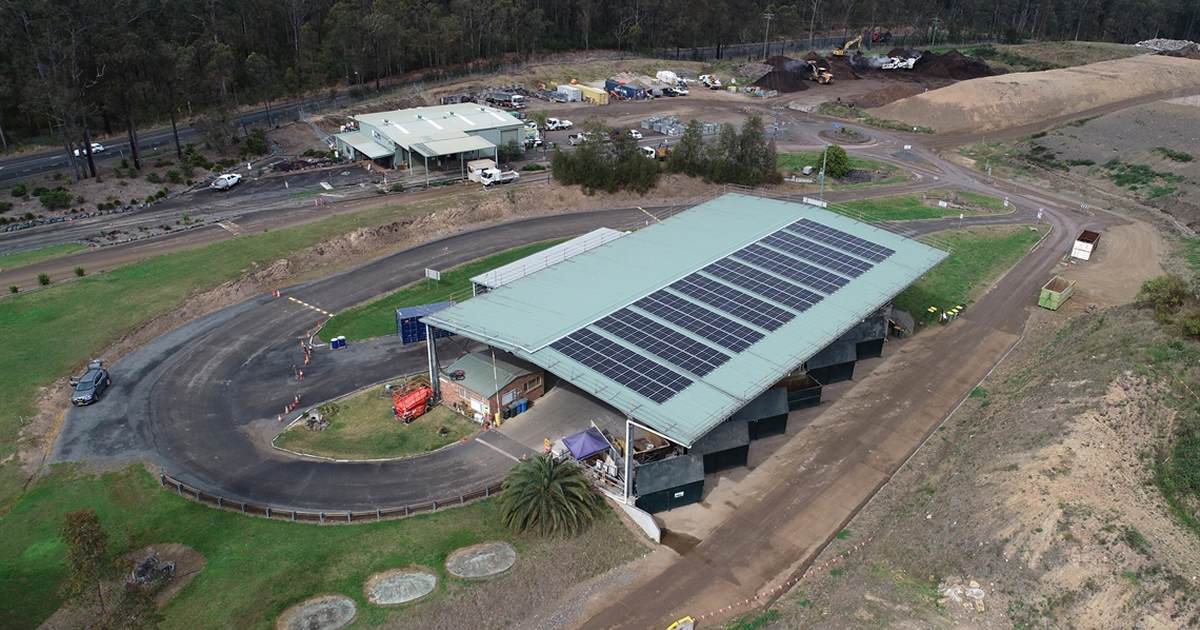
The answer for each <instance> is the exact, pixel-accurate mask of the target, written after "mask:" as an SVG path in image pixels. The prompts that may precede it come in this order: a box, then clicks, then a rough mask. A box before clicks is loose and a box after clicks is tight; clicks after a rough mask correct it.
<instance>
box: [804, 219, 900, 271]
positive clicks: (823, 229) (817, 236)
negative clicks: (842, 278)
mask: <svg viewBox="0 0 1200 630" xmlns="http://www.w3.org/2000/svg"><path fill="white" fill-rule="evenodd" d="M788 229H789V230H791V231H793V232H795V233H797V234H799V235H801V236H807V237H809V238H811V239H813V240H814V241H820V242H822V243H825V244H827V245H833V246H834V247H836V248H838V249H841V250H844V251H847V252H850V253H851V254H854V255H855V256H860V257H862V258H866V259H867V260H869V261H871V262H883V261H884V260H887V257H888V256H891V255H892V254H895V253H896V251H895V250H892V249H888V248H887V247H884V246H883V245H880V244H878V243H872V242H871V241H868V240H867V239H865V238H859V237H857V236H855V235H853V234H847V233H846V232H843V231H841V230H837V229H834V228H831V227H829V226H828V225H825V224H823V223H817V222H816V221H813V220H811V219H800V220H799V221H797V222H795V223H793V224H791V225H789V226H788Z"/></svg>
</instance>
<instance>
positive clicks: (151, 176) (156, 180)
mask: <svg viewBox="0 0 1200 630" xmlns="http://www.w3.org/2000/svg"><path fill="white" fill-rule="evenodd" d="M146 181H148V182H150V183H151V184H161V183H162V182H163V178H162V177H161V176H160V175H159V174H158V173H155V172H150V173H146Z"/></svg>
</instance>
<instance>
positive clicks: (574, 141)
mask: <svg viewBox="0 0 1200 630" xmlns="http://www.w3.org/2000/svg"><path fill="white" fill-rule="evenodd" d="M591 139H592V137H591V136H590V135H589V134H588V132H586V131H580V132H579V133H573V134H571V135H569V136H567V142H568V143H569V144H570V145H571V146H575V145H578V144H583V143H584V142H587V141H588V140H591Z"/></svg>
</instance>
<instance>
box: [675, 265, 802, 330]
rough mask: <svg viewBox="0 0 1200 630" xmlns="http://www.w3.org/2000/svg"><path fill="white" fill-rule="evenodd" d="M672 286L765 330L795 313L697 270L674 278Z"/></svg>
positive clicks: (777, 324) (787, 320)
mask: <svg viewBox="0 0 1200 630" xmlns="http://www.w3.org/2000/svg"><path fill="white" fill-rule="evenodd" d="M671 288H672V289H675V290H676V291H678V292H680V293H682V294H684V295H686V296H688V297H691V298H695V299H697V300H700V301H701V302H704V303H705V304H708V305H709V306H713V307H716V308H717V309H718V310H721V311H724V312H726V313H729V314H730V315H733V316H734V317H737V318H738V319H741V320H743V321H747V322H750V323H751V324H754V325H755V326H759V327H761V328H765V329H767V330H772V331H773V330H777V329H778V328H779V327H780V326H783V325H784V324H786V323H788V322H790V321H792V318H793V317H795V315H794V314H793V313H792V312H791V311H787V310H784V309H782V308H779V307H778V306H773V305H771V304H768V303H766V302H764V301H762V300H760V299H758V298H756V297H754V296H752V295H748V294H746V293H744V292H742V291H739V290H737V289H735V288H733V287H729V286H726V285H724V284H721V283H720V282H717V281H715V280H711V279H709V278H705V277H704V276H702V275H700V274H696V273H694V274H692V275H690V276H687V277H685V278H683V279H681V280H678V281H676V282H675V283H674V284H672V285H671Z"/></svg>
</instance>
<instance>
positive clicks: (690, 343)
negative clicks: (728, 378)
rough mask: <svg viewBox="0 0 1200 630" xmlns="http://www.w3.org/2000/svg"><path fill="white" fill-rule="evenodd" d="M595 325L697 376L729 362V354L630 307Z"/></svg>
mask: <svg viewBox="0 0 1200 630" xmlns="http://www.w3.org/2000/svg"><path fill="white" fill-rule="evenodd" d="M593 325H594V326H596V327H598V328H600V329H601V330H605V331H608V332H610V333H612V334H613V335H616V336H617V337H620V338H621V339H624V340H625V341H628V342H629V343H631V344H633V345H635V346H637V347H639V348H641V349H643V350H646V351H647V352H650V353H651V354H654V355H655V356H658V357H660V358H662V359H665V360H666V361H667V362H669V363H673V364H675V365H677V366H679V367H681V368H683V369H685V370H687V371H689V372H691V373H692V374H696V375H698V376H704V375H706V374H708V373H709V372H711V371H713V370H715V369H716V368H717V367H719V366H720V365H721V364H723V363H725V362H726V361H728V360H729V355H727V354H725V353H724V352H721V351H720V350H717V349H715V348H711V347H709V346H706V345H704V344H703V343H700V342H699V341H696V340H695V339H692V338H691V337H688V336H687V335H685V334H683V333H680V332H679V331H676V330H672V329H670V328H667V327H666V326H663V325H662V324H660V323H658V322H656V321H654V320H652V319H650V318H648V317H643V316H642V315H638V314H637V313H634V312H633V311H631V310H629V309H627V308H623V309H621V310H619V311H617V312H615V313H613V314H611V315H609V316H607V317H605V318H603V319H601V320H599V321H597V322H596V323H595V324H593Z"/></svg>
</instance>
